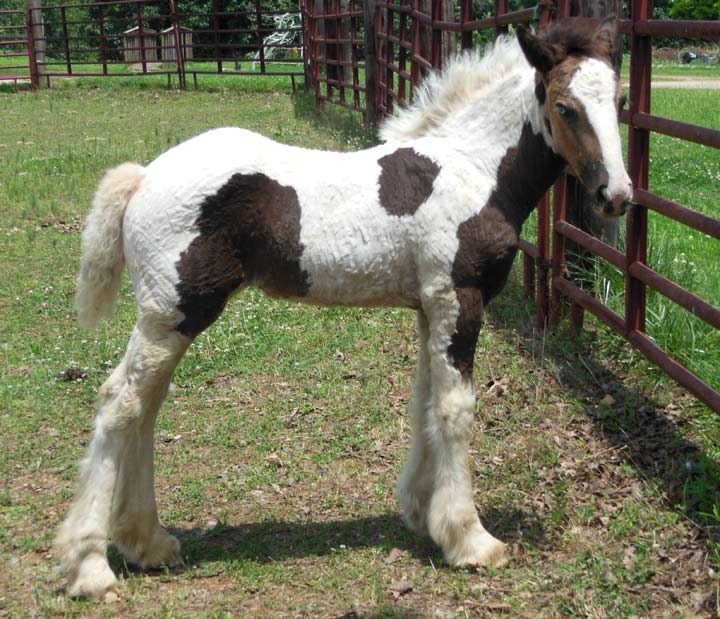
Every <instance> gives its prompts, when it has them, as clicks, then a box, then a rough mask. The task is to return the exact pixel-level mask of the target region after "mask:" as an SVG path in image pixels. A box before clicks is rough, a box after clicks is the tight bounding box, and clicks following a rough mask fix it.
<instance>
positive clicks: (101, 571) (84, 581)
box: [66, 554, 117, 599]
mask: <svg viewBox="0 0 720 619" xmlns="http://www.w3.org/2000/svg"><path fill="white" fill-rule="evenodd" d="M66 591H67V594H68V595H69V596H70V597H73V598H96V599H98V598H99V599H103V598H105V596H106V595H111V596H112V595H114V596H117V578H115V574H114V573H113V571H112V570H111V569H110V566H109V565H108V562H107V559H106V558H105V557H104V556H102V555H99V554H92V555H90V556H88V557H86V558H85V559H84V560H83V562H82V563H80V565H79V566H78V568H77V571H76V572H75V574H73V576H72V577H71V578H69V579H68V584H67V587H66Z"/></svg>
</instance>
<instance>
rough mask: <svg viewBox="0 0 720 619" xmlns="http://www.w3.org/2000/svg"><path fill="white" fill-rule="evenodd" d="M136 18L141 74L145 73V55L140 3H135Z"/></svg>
mask: <svg viewBox="0 0 720 619" xmlns="http://www.w3.org/2000/svg"><path fill="white" fill-rule="evenodd" d="M135 8H136V12H137V20H138V36H139V37H140V61H141V63H142V72H143V75H145V74H146V73H147V55H146V53H145V28H144V26H143V16H142V4H140V3H138V4H136V5H135Z"/></svg>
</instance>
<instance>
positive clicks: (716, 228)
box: [633, 189, 720, 240]
mask: <svg viewBox="0 0 720 619" xmlns="http://www.w3.org/2000/svg"><path fill="white" fill-rule="evenodd" d="M633 201H634V202H635V203H636V204H640V205H642V206H645V207H647V208H649V209H652V210H653V211H656V212H658V213H660V214H662V215H665V217H669V218H670V219H674V220H675V221H679V222H680V223H683V224H685V225H686V226H690V227H691V228H694V229H695V230H697V231H698V232H702V233H703V234H707V235H709V236H712V237H713V238H716V239H718V240H720V221H718V220H717V219H713V218H712V217H708V216H707V215H704V214H703V213H699V212H698V211H695V210H693V209H690V208H688V207H686V206H683V205H682V204H678V203H677V202H673V201H672V200H668V199H666V198H661V197H660V196H656V195H655V194H654V193H650V192H649V191H646V190H645V189H636V190H635V194H634V196H633Z"/></svg>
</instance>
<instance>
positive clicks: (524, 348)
mask: <svg viewBox="0 0 720 619" xmlns="http://www.w3.org/2000/svg"><path fill="white" fill-rule="evenodd" d="M503 294H506V295H508V299H506V300H505V301H504V302H500V303H498V304H497V305H495V306H492V305H491V306H490V308H489V310H488V315H489V316H491V317H492V320H493V322H494V323H495V324H496V325H501V326H503V327H507V328H512V329H514V330H516V331H517V332H518V333H519V334H520V335H521V337H522V343H521V351H520V352H521V354H524V355H526V356H528V357H532V358H535V356H534V354H533V352H532V351H537V350H538V349H539V348H540V347H539V346H538V343H537V339H538V338H539V337H542V336H539V335H538V334H537V333H536V332H535V331H534V330H533V329H531V328H529V324H530V323H531V316H530V311H532V310H527V311H526V310H518V307H522V306H524V307H525V308H527V307H529V303H526V304H524V303H523V302H522V299H521V297H522V296H523V292H522V290H521V288H520V286H519V284H518V283H517V282H512V283H509V284H508V287H507V289H506V290H505V291H504V293H503ZM626 346H628V347H629V346H630V344H626ZM542 349H543V350H544V354H545V356H546V357H548V358H549V359H550V360H551V361H552V362H553V364H554V365H555V366H556V367H557V368H558V370H559V378H560V381H561V384H562V386H563V387H564V388H566V389H567V391H568V397H569V398H572V399H574V400H575V401H576V402H579V403H581V405H582V406H583V408H584V410H585V414H586V415H587V417H588V418H589V419H590V420H592V421H593V424H594V427H595V430H596V432H597V435H598V436H599V437H600V438H602V439H603V440H604V441H606V442H608V443H609V444H610V445H612V446H614V447H616V448H619V449H621V453H622V457H623V458H624V459H625V460H626V462H627V463H628V464H629V465H631V466H632V467H633V468H634V469H635V470H636V471H637V472H638V474H639V476H640V477H641V478H643V479H645V480H650V481H654V482H655V483H657V485H658V487H659V489H660V491H661V493H662V495H663V500H664V502H665V504H666V505H667V507H668V508H670V509H673V510H678V511H680V512H681V513H683V514H684V515H685V516H687V518H689V519H690V520H691V521H692V522H693V523H694V524H695V525H696V526H697V527H699V528H700V529H702V530H703V532H704V534H705V536H706V537H707V538H708V540H709V541H711V542H714V543H720V518H718V514H717V511H716V510H718V508H719V507H720V465H718V463H717V462H715V461H714V460H713V459H711V458H710V457H709V456H708V455H707V454H706V453H705V452H704V451H703V450H702V449H700V448H699V447H698V446H697V445H695V444H693V443H692V442H690V441H689V440H688V439H687V438H685V437H684V436H683V433H682V432H681V430H680V427H681V426H682V425H687V424H688V423H689V419H688V418H687V416H686V413H682V412H681V411H680V409H679V407H676V406H672V405H668V406H663V405H662V404H661V403H660V402H658V401H657V400H656V399H653V398H652V397H650V396H648V395H647V393H645V392H643V391H642V389H641V387H639V386H638V387H636V386H633V385H632V384H628V381H627V380H626V377H624V376H622V375H619V374H618V373H617V372H616V371H615V370H614V369H612V368H611V367H608V365H606V364H602V363H600V362H599V361H598V359H597V357H596V356H595V352H596V349H597V345H596V344H595V343H594V342H593V341H591V338H590V337H588V336H586V337H584V339H583V338H580V339H577V340H573V339H571V338H570V337H569V336H568V335H567V326H566V325H561V326H560V327H559V328H558V330H557V331H556V332H555V333H553V334H549V335H548V337H547V339H546V340H545V342H544V343H543V346H542ZM624 379H625V380H624ZM668 380H670V379H668ZM678 389H679V388H678ZM606 395H611V396H612V398H614V400H615V403H614V404H613V405H612V406H609V407H604V406H600V405H599V402H600V400H601V399H602V398H603V397H604V396H606ZM714 510H715V515H714V516H713V512H714Z"/></svg>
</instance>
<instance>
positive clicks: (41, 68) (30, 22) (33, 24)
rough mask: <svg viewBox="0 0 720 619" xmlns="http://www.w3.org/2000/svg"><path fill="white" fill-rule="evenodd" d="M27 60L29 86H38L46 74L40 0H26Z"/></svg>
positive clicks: (43, 27) (43, 29) (43, 28)
mask: <svg viewBox="0 0 720 619" xmlns="http://www.w3.org/2000/svg"><path fill="white" fill-rule="evenodd" d="M27 28H28V32H27V36H28V59H29V61H30V86H31V87H32V88H33V89H35V88H37V87H38V86H40V83H41V81H42V76H43V75H45V74H46V73H47V67H46V65H45V23H44V19H43V14H42V0H28V9H27Z"/></svg>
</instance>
